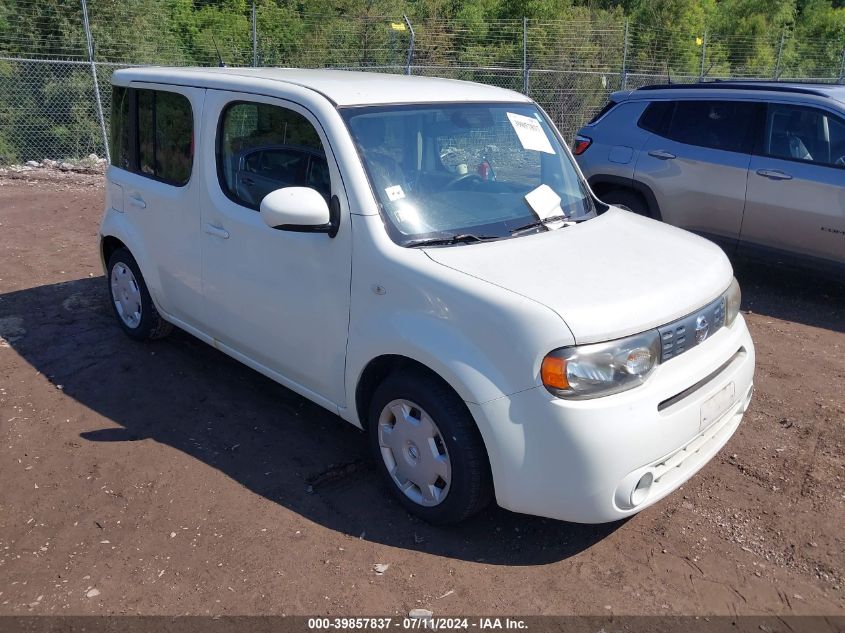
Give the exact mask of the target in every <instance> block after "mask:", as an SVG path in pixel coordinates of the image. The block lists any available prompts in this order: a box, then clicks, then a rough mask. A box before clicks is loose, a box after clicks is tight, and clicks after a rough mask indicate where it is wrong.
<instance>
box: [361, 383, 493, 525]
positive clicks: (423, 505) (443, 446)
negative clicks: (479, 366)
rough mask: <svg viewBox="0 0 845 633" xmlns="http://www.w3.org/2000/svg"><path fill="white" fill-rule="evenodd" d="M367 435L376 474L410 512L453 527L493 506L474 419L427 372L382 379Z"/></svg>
mask: <svg viewBox="0 0 845 633" xmlns="http://www.w3.org/2000/svg"><path fill="white" fill-rule="evenodd" d="M369 434H370V444H371V447H372V451H373V454H374V456H375V459H376V463H377V468H378V469H379V471H380V472H381V473H382V475H383V477H384V479H385V481H386V482H387V485H388V486H389V487H390V489H391V490H392V491H393V493H394V494H395V495H396V497H397V498H398V499H399V501H400V503H402V505H403V506H404V507H405V508H406V509H407V510H409V511H410V512H411V513H413V514H416V515H417V516H419V517H420V518H422V519H424V520H426V521H428V522H430V523H435V524H450V523H457V522H458V521H461V520H463V519H465V518H467V517H469V516H470V515H472V514H475V513H476V512H478V511H479V510H481V509H482V508H484V507H485V506H486V505H487V504H488V503H489V502H490V499H491V496H492V483H491V477H490V468H489V465H488V461H487V453H486V451H485V450H484V443H483V441H482V439H481V435H480V434H479V432H478V428H477V427H476V426H475V421H474V420H473V419H472V416H471V415H470V414H469V411H467V408H466V405H465V404H464V403H463V401H462V400H461V399H460V398H459V397H458V395H457V394H456V393H455V392H454V391H452V389H451V388H449V386H448V385H446V384H444V383H443V382H442V381H440V380H439V379H437V378H436V377H434V376H432V375H430V374H429V373H427V372H425V371H422V370H417V369H410V370H407V369H406V370H401V371H399V372H397V373H394V374H391V375H390V376H388V377H387V378H386V379H385V381H384V382H383V383H382V384H381V385H380V386H379V387H378V389H376V392H375V394H374V396H373V400H372V403H371V406H370V412H369Z"/></svg>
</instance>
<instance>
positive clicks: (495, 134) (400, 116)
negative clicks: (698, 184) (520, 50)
mask: <svg viewBox="0 0 845 633" xmlns="http://www.w3.org/2000/svg"><path fill="white" fill-rule="evenodd" d="M342 114H343V116H344V118H345V120H346V122H347V125H348V127H349V130H350V132H351V134H352V137H353V139H354V141H355V143H356V145H357V147H358V152H359V155H360V156H361V159H362V160H363V163H364V166H365V168H366V171H367V174H368V176H369V178H370V183H371V185H372V188H373V191H374V193H375V195H376V198H377V200H378V202H379V204H380V206H381V209H382V210H383V212H384V215H385V216H386V219H387V226H388V230H389V231H390V233H391V236H392V237H393V238H394V240H396V241H397V242H399V243H400V244H410V243H412V242H418V241H419V240H424V239H427V238H432V239H436V238H442V239H448V238H450V237H452V238H455V237H460V236H461V235H466V234H471V235H473V236H480V237H483V238H491V239H492V238H503V237H510V236H511V235H512V234H513V233H514V231H515V230H516V229H520V228H522V227H525V226H526V225H530V224H532V223H534V222H536V221H537V220H538V219H543V218H544V217H550V216H549V215H548V209H536V208H533V207H532V204H535V203H534V202H533V201H536V200H540V199H542V200H545V201H548V200H549V199H552V200H554V199H555V198H557V197H559V198H560V202H559V208H558V210H557V214H559V215H565V216H566V217H567V218H570V219H573V220H581V219H586V218H587V217H588V216H590V214H592V213H593V210H594V209H593V202H592V199H591V198H590V196H589V193H588V189H587V187H586V185H585V184H584V183H583V182H582V180H581V179H580V178H579V176H578V172H577V170H576V169H575V167H574V165H573V163H572V159H571V158H570V156H569V154H568V153H567V152H566V150H565V149H564V147H563V146H562V145H561V144H560V142H559V140H558V137H557V135H556V134H555V133H554V132H553V130H552V128H551V126H550V124H549V123H548V121H547V120H546V118H545V116H543V115H542V114H541V113H540V111H539V110H538V109H537V108H536V106H534V105H531V104H518V103H513V104H435V105H430V106H425V105H415V106H372V107H356V108H346V109H344V110H342ZM538 192H539V193H540V194H542V195H537V194H538ZM529 194H532V195H529ZM529 201H532V202H529ZM537 230H544V228H543V226H542V225H540V226H539V227H537ZM520 234H521V232H520Z"/></svg>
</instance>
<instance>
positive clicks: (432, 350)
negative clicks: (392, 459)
mask: <svg viewBox="0 0 845 633" xmlns="http://www.w3.org/2000/svg"><path fill="white" fill-rule="evenodd" d="M385 316H386V318H385V319H383V320H373V321H369V322H368V323H367V325H366V327H365V328H356V332H355V334H354V335H353V336H351V337H350V342H349V347H348V353H347V363H346V393H347V394H348V399H349V401H350V406H348V407H347V408H346V409H345V414H344V415H343V417H344V418H345V419H346V420H348V421H349V422H352V423H353V424H355V425H356V426H359V427H363V421H362V420H360V419H359V417H358V411H357V410H356V407H355V405H354V394H355V393H356V391H357V387H358V383H359V381H360V380H361V378H362V376H363V373H364V370H365V369H366V367H367V366H368V365H369V364H370V362H371V361H372V360H374V359H376V358H379V357H381V356H402V357H405V358H408V359H410V360H413V361H416V362H417V363H419V364H421V365H423V366H425V367H426V368H428V369H430V370H431V371H433V372H434V373H436V374H437V375H438V376H440V378H442V379H443V380H445V381H446V382H447V383H448V384H449V385H450V386H451V387H452V388H453V389H454V390H455V391H456V392H457V394H458V396H460V398H461V399H462V400H464V401H466V402H486V401H489V400H493V399H495V398H499V397H502V396H504V395H506V392H507V391H509V390H514V391H516V390H519V389H525V388H530V387H532V386H534V385H533V380H532V379H533V376H532V375H531V373H530V371H527V372H526V374H525V383H524V384H523V385H520V386H519V387H516V386H511V387H506V386H505V385H508V384H510V381H509V379H508V377H506V376H505V375H503V373H502V371H501V364H498V363H496V361H495V360H494V359H493V358H491V355H490V354H489V353H488V352H486V351H485V350H484V349H482V348H481V347H480V346H479V345H478V344H476V343H474V342H473V341H471V340H469V339H468V338H467V337H465V336H463V335H462V334H461V333H460V332H458V331H457V330H456V329H455V328H453V327H451V326H450V325H449V324H448V323H446V322H444V321H441V320H438V319H436V318H431V317H428V316H426V315H425V314H419V313H413V312H394V313H391V314H387V315H385ZM361 341H369V342H370V343H361ZM373 343H375V346H374V345H373ZM444 350H445V351H447V353H444Z"/></svg>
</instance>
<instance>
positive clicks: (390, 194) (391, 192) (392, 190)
mask: <svg viewBox="0 0 845 633" xmlns="http://www.w3.org/2000/svg"><path fill="white" fill-rule="evenodd" d="M384 193H386V194H387V199H388V200H390V201H391V202H396V201H397V200H401V199H402V198H404V197H405V192H404V191H402V186H401V185H393V186H392V187H385V189H384Z"/></svg>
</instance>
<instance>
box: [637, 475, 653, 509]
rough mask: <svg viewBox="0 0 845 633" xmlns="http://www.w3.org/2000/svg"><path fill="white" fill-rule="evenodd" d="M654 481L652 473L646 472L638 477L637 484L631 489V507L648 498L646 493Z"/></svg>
mask: <svg viewBox="0 0 845 633" xmlns="http://www.w3.org/2000/svg"><path fill="white" fill-rule="evenodd" d="M653 483H654V475H652V474H651V472H647V473H646V474H645V475H643V476H642V477H640V480H639V481H638V482H637V485H636V486H634V489H633V490H632V491H631V507H633V508H635V507H637V506H638V505H640V504H641V503H642V502H643V501H645V500H646V499H647V498H648V493H649V491H650V490H651V484H653Z"/></svg>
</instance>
